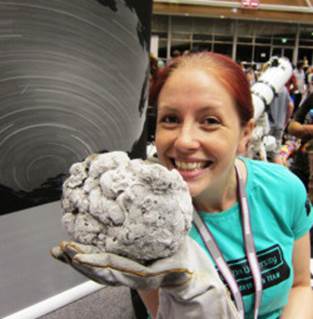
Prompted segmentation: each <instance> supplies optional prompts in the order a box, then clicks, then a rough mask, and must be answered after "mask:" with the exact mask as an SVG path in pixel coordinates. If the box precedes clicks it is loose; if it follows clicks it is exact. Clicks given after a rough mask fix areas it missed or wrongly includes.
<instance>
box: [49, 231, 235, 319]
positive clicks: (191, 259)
mask: <svg viewBox="0 0 313 319" xmlns="http://www.w3.org/2000/svg"><path fill="white" fill-rule="evenodd" d="M51 254H52V256H53V257H55V258H57V259H59V260H61V261H63V262H66V263H67V264H69V265H71V266H72V267H73V268H75V269H76V270H77V271H79V272H80V273H82V274H84V275H85V276H87V277H88V278H90V279H92V280H94V281H96V282H98V283H101V284H106V285H111V286H112V285H114V286H116V285H123V286H128V287H130V288H133V289H157V288H161V289H160V293H159V297H160V300H159V310H158V316H157V318H158V319H165V318H166V319H168V318H170V319H176V318H177V319H178V318H179V319H181V318H197V319H204V318H210V319H237V318H239V316H238V312H237V310H236V309H235V306H234V304H233V302H232V301H231V299H230V297H229V294H228V292H227V290H226V288H225V286H224V284H223V283H222V281H221V280H220V278H219V277H218V274H217V272H216V270H215V268H214V266H213V265H212V263H211V261H210V259H209V258H208V256H207V255H206V254H205V252H204V251H203V250H202V248H201V247H199V246H198V244H197V243H196V242H195V241H194V240H192V239H191V238H190V237H189V236H186V238H185V240H184V242H183V244H182V245H181V247H180V249H179V250H178V251H177V252H176V254H174V255H173V256H171V257H167V258H164V259H160V260H157V261H155V262H153V263H151V264H150V265H148V266H145V265H142V264H139V263H137V262H135V261H133V260H130V259H128V258H125V257H121V256H118V255H114V254H110V253H105V252H100V250H99V249H98V248H96V247H93V246H87V245H81V244H78V243H75V242H73V241H70V242H61V244H60V245H59V246H57V247H54V248H53V249H52V250H51Z"/></svg>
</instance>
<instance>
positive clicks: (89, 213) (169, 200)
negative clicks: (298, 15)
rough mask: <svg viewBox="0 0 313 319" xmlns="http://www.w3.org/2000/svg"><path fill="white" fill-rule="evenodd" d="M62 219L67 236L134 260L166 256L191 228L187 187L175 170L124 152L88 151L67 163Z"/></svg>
mask: <svg viewBox="0 0 313 319" xmlns="http://www.w3.org/2000/svg"><path fill="white" fill-rule="evenodd" d="M62 207H63V210H64V215H63V217H62V222H63V225H64V227H65V229H66V230H67V232H68V233H69V234H70V236H71V237H72V238H73V239H74V240H76V241H78V242H80V243H83V244H91V245H94V246H96V247H98V248H99V249H100V250H101V251H106V252H110V253H114V254H118V255H122V256H127V257H129V258H131V259H134V260H137V261H139V262H143V263H144V262H146V261H151V260H155V259H160V258H164V257H168V256H170V255H172V254H174V253H175V252H176V251H177V249H178V248H179V246H180V244H181V243H182V240H183V238H184V236H186V235H187V233H188V231H189V230H190V227H191V222H192V213H193V206H192V201H191V197H190V194H189V191H188V187H187V185H186V183H185V182H184V180H183V179H182V177H181V176H180V174H179V173H178V172H177V171H176V170H171V171H170V170H168V169H167V168H165V167H163V166H161V165H159V164H156V163H150V162H148V161H143V160H140V159H135V160H130V159H129V157H128V156H127V154H126V153H124V152H109V153H104V154H93V155H91V156H89V157H88V158H87V159H86V160H85V161H83V162H80V163H75V164H73V165H72V167H71V168H70V176H69V178H68V179H67V180H66V181H65V182H64V184H63V199H62Z"/></svg>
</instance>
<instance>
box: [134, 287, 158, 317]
mask: <svg viewBox="0 0 313 319" xmlns="http://www.w3.org/2000/svg"><path fill="white" fill-rule="evenodd" d="M137 292H138V294H139V296H140V298H141V300H142V301H143V303H144V304H145V306H146V308H147V310H148V312H149V314H150V315H151V317H152V318H153V319H154V318H156V316H157V312H158V308H159V291H158V290H137Z"/></svg>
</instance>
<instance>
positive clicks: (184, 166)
mask: <svg viewBox="0 0 313 319" xmlns="http://www.w3.org/2000/svg"><path fill="white" fill-rule="evenodd" d="M174 162H175V166H176V167H177V168H178V169H181V170H186V171H192V170H195V169H201V168H204V167H205V166H207V164H208V163H206V162H182V161H174Z"/></svg>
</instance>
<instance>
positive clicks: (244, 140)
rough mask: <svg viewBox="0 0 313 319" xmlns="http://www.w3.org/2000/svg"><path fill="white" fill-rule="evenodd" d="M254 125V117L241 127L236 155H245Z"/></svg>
mask: <svg viewBox="0 0 313 319" xmlns="http://www.w3.org/2000/svg"><path fill="white" fill-rule="evenodd" d="M254 127H255V121H254V119H251V120H249V122H248V123H247V124H246V125H245V126H244V127H243V128H242V131H241V137H240V142H239V145H238V149H237V154H238V155H246V154H247V151H248V145H249V142H250V139H251V136H252V132H253V130H254Z"/></svg>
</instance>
